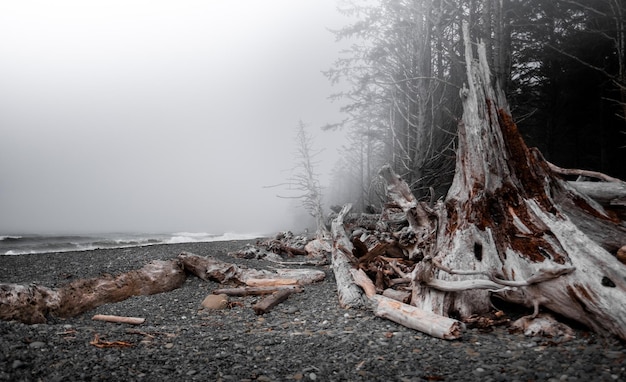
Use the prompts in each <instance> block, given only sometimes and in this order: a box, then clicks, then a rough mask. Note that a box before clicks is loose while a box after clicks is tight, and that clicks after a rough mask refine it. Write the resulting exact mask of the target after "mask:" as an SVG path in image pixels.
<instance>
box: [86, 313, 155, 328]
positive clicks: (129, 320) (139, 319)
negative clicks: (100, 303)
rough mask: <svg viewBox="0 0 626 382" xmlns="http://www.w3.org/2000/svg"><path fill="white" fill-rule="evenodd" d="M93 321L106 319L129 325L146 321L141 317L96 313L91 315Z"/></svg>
mask: <svg viewBox="0 0 626 382" xmlns="http://www.w3.org/2000/svg"><path fill="white" fill-rule="evenodd" d="M91 319H92V320H94V321H106V322H113V323H116V324H130V325H141V324H143V323H144V322H146V319H145V318H143V317H126V316H114V315H108V314H96V315H95V316H93V317H91Z"/></svg>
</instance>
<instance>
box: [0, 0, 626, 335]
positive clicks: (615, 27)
mask: <svg viewBox="0 0 626 382" xmlns="http://www.w3.org/2000/svg"><path fill="white" fill-rule="evenodd" d="M340 11H341V12H343V13H344V14H345V15H347V16H349V17H351V18H352V20H354V22H353V23H352V24H351V25H349V26H347V27H344V28H342V29H340V30H335V31H333V33H334V34H335V35H336V38H337V39H338V40H340V41H343V42H348V43H349V46H350V48H349V49H347V50H345V51H343V52H342V53H341V55H340V57H339V58H338V59H337V61H336V63H335V65H334V66H333V67H332V68H328V70H326V71H325V72H324V74H325V76H326V77H327V78H328V80H330V81H331V82H333V83H341V84H343V85H346V84H347V85H348V86H343V87H342V88H343V89H344V91H342V92H339V93H337V94H334V95H333V97H334V98H336V99H338V100H340V101H341V102H342V103H343V105H344V106H343V112H344V114H345V119H344V120H343V121H340V122H338V123H329V124H328V125H327V126H325V127H324V129H343V130H344V131H346V132H347V133H348V135H349V137H350V140H349V144H348V145H347V146H345V147H344V148H343V149H342V152H343V154H344V155H343V159H342V160H341V162H340V163H338V164H337V166H336V167H335V170H334V172H333V176H332V178H331V182H330V184H329V185H328V186H326V187H322V185H321V184H320V182H319V180H318V176H317V174H316V171H315V156H316V155H319V154H317V153H316V152H315V150H314V149H313V147H314V146H315V142H314V140H313V139H312V138H311V137H310V136H309V135H308V134H307V132H306V130H305V128H304V123H300V125H299V126H298V140H297V142H296V143H295V145H296V146H297V150H298V157H299V161H298V163H296V168H297V169H298V171H297V172H296V175H294V177H293V178H292V179H289V182H290V183H291V184H292V185H293V186H294V189H296V190H298V192H300V194H298V195H297V196H296V198H298V199H300V200H301V201H302V203H303V206H304V207H305V208H306V209H307V211H308V212H310V214H311V215H312V216H313V217H314V221H315V226H316V229H315V234H314V235H311V236H312V237H310V238H308V239H307V240H304V241H303V240H300V239H299V238H300V237H294V236H292V235H288V234H279V235H278V236H276V237H275V238H270V239H268V240H266V241H263V242H258V243H257V245H256V247H254V248H248V249H247V250H246V251H242V253H241V254H240V255H241V256H260V255H261V254H262V256H264V257H266V258H267V259H268V260H270V261H273V262H276V263H280V264H283V265H284V264H297V265H299V266H304V265H314V266H320V265H326V264H330V267H331V268H332V270H333V272H334V275H335V279H336V283H337V294H338V303H339V304H340V305H341V306H342V307H345V308H352V309H368V310H371V311H372V312H373V314H375V315H377V316H380V317H384V318H387V319H390V320H392V321H395V322H397V323H400V324H402V325H405V326H407V327H410V328H414V329H416V330H419V331H422V332H425V333H427V334H429V335H432V336H435V337H439V338H445V339H456V338H459V337H460V336H462V333H463V331H464V329H465V327H466V326H468V325H474V326H489V325H497V324H500V323H501V322H502V321H503V318H502V317H503V316H502V315H503V313H502V309H504V308H502V307H504V306H506V307H511V306H519V307H522V309H525V310H526V313H527V314H525V315H524V316H523V317H522V318H520V319H518V320H516V321H515V322H513V323H512V325H514V326H516V327H518V328H520V330H522V331H525V332H527V333H529V334H528V335H551V336H563V335H565V334H564V333H567V332H568V327H567V326H565V325H564V324H563V323H562V322H561V321H564V320H565V321H573V322H577V323H579V324H582V325H584V326H585V327H587V328H589V329H591V330H593V331H595V332H598V333H601V334H603V335H609V336H614V337H617V338H620V339H621V340H626V266H625V264H626V223H625V219H626V183H625V182H623V181H622V180H620V179H625V178H626V166H624V163H626V123H625V121H626V28H625V24H626V5H625V4H624V3H623V2H622V1H620V0H592V1H575V0H555V1H545V0H524V1H519V0H465V1H447V0H382V1H377V2H359V1H352V2H345V3H343V5H342V6H341V8H340ZM326 206H332V207H330V208H327V207H326ZM327 209H328V210H330V211H329V212H326V211H327ZM187 273H188V274H193V275H196V276H198V277H200V278H202V279H211V280H216V281H219V282H220V283H227V282H234V283H236V284H238V285H243V288H250V289H248V290H247V291H246V290H244V291H243V292H241V293H255V292H253V288H269V289H264V291H265V292H264V293H269V292H268V291H271V292H275V294H273V295H271V296H270V297H269V298H270V300H269V301H268V302H266V305H264V306H262V307H259V309H262V310H268V309H271V307H272V306H274V305H275V304H278V303H280V301H282V300H283V299H285V298H287V296H288V295H289V293H293V288H295V287H294V285H298V284H308V283H312V282H315V281H316V280H317V279H318V278H319V277H320V274H319V273H317V272H316V270H315V269H314V268H303V269H299V270H292V271H291V272H287V273H280V272H261V271H255V270H250V269H247V270H244V269H240V268H238V267H236V266H235V265H233V264H226V263H220V262H216V261H214V260H213V259H210V258H202V257H199V256H195V255H193V254H189V253H184V254H181V255H179V256H178V257H177V258H176V259H174V260H172V261H170V262H158V263H154V264H149V265H147V266H146V267H144V268H142V269H140V270H137V271H134V272H133V273H129V274H124V275H119V276H117V277H111V276H108V277H103V278H99V279H90V280H77V281H74V282H72V283H70V284H68V285H67V286H65V287H61V288H59V289H49V288H45V287H41V286H34V285H29V286H23V285H6V284H5V285H3V286H2V289H1V293H2V294H1V295H0V299H1V300H2V309H1V311H0V317H2V318H3V319H17V320H20V321H24V322H45V317H46V316H47V315H57V316H71V315H76V314H79V313H81V312H84V311H87V310H90V309H92V308H93V307H95V306H98V305H100V304H104V303H108V302H113V301H119V300H120V299H123V298H126V297H128V296H131V295H136V294H150V293H160V292H164V291H167V290H171V289H173V288H177V287H180V285H182V283H183V282H184V277H185V274H187ZM322 276H323V275H322ZM120 285H124V286H125V287H124V288H120ZM272 296H273V297H272ZM555 317H556V318H555Z"/></svg>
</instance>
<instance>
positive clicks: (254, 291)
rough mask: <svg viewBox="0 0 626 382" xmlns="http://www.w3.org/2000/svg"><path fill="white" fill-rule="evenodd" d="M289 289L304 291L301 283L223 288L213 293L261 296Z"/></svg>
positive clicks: (298, 291)
mask: <svg viewBox="0 0 626 382" xmlns="http://www.w3.org/2000/svg"><path fill="white" fill-rule="evenodd" d="M283 289H287V290H291V291H293V292H294V293H301V292H303V291H304V289H302V287H301V286H299V285H295V286H294V285H286V286H268V287H240V288H222V289H215V290H214V291H213V292H212V293H213V294H225V295H227V296H261V295H265V294H272V293H275V292H278V291H280V290H283Z"/></svg>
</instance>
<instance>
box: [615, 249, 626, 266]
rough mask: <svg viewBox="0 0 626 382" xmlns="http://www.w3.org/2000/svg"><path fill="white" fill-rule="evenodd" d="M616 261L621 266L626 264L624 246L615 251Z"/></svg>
mask: <svg viewBox="0 0 626 382" xmlns="http://www.w3.org/2000/svg"><path fill="white" fill-rule="evenodd" d="M617 260H619V261H620V262H621V263H622V264H626V245H625V246H623V247H622V248H620V249H618V250H617Z"/></svg>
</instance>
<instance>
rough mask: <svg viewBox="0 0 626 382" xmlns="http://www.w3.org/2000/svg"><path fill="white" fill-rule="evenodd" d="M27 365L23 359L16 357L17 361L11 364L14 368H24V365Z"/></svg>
mask: <svg viewBox="0 0 626 382" xmlns="http://www.w3.org/2000/svg"><path fill="white" fill-rule="evenodd" d="M25 366H26V364H25V363H24V362H22V361H21V360H19V359H16V360H15V361H13V363H12V364H11V367H12V368H13V369H19V368H22V367H25Z"/></svg>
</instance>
